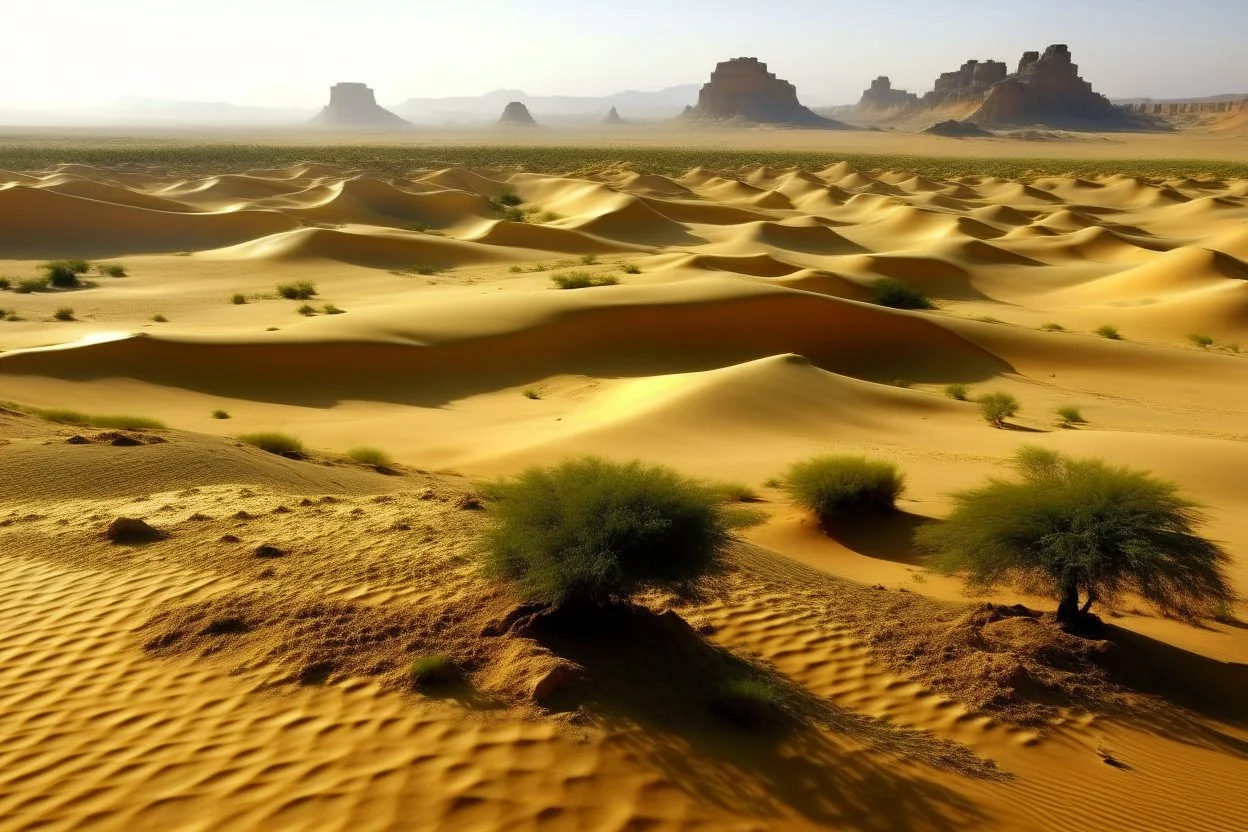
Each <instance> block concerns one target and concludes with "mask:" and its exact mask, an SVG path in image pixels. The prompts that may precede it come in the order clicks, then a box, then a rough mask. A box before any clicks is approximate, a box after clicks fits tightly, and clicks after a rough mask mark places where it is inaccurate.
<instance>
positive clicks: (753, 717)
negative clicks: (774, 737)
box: [711, 676, 784, 728]
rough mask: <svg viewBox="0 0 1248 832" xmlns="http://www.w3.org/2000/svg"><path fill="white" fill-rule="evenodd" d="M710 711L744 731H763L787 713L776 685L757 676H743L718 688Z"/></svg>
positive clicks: (730, 680)
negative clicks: (759, 729)
mask: <svg viewBox="0 0 1248 832" xmlns="http://www.w3.org/2000/svg"><path fill="white" fill-rule="evenodd" d="M711 710H712V712H714V713H715V714H717V715H719V716H720V717H723V718H724V719H726V720H728V721H729V722H734V723H736V724H737V725H740V726H742V727H745V728H764V727H766V726H768V725H771V724H772V723H774V722H776V721H777V720H778V719H779V718H780V717H781V716H782V715H783V713H784V705H783V699H782V698H781V696H780V691H779V690H778V689H777V688H776V686H775V685H774V684H772V683H771V682H769V681H768V680H766V679H762V678H759V677H757V676H742V677H739V678H735V679H729V680H728V681H726V682H724V683H722V684H721V685H719V687H718V688H717V689H716V691H715V698H714V699H713V700H712V702H711Z"/></svg>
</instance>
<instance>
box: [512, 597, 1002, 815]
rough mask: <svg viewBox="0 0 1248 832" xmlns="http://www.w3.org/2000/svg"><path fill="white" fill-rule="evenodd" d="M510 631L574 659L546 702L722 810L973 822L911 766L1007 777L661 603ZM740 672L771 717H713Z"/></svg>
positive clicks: (955, 799) (971, 810)
mask: <svg viewBox="0 0 1248 832" xmlns="http://www.w3.org/2000/svg"><path fill="white" fill-rule="evenodd" d="M518 629H519V631H520V633H521V634H523V635H527V636H528V637H530V638H533V639H535V640H536V641H538V643H540V644H542V645H543V646H545V647H546V648H548V649H550V650H551V651H552V652H554V653H555V654H557V655H559V656H561V657H563V658H566V659H569V660H571V661H573V662H576V663H577V664H578V665H580V667H581V668H583V677H582V679H581V681H580V682H579V683H578V684H577V685H575V686H574V687H572V688H570V689H568V690H565V691H563V692H561V693H560V694H559V695H558V696H556V697H555V698H554V699H552V700H551V701H550V702H549V703H548V704H549V706H550V707H552V708H555V709H561V710H576V711H578V712H580V713H585V714H588V715H589V716H590V718H591V719H593V720H594V721H597V722H600V723H601V724H602V725H603V726H604V727H606V728H608V729H609V730H611V732H612V742H616V743H619V744H621V745H623V746H624V747H625V748H626V749H627V750H628V751H630V752H631V753H634V754H637V755H638V756H640V757H642V758H644V759H646V760H648V761H649V762H651V763H652V764H653V765H655V766H656V767H657V768H658V769H659V770H660V771H662V772H663V774H664V775H665V776H666V777H668V778H669V779H670V780H671V781H672V782H673V783H675V784H676V785H677V786H678V787H679V788H681V789H682V790H684V791H685V792H686V793H689V794H692V795H696V796H697V797H699V798H701V799H703V800H706V801H708V802H711V803H713V804H715V805H716V806H719V807H720V808H722V809H725V810H727V811H729V812H731V813H734V814H741V815H745V816H748V817H754V818H770V817H775V816H777V815H780V814H787V813H790V812H796V813H798V814H800V815H801V816H803V817H805V818H807V819H809V820H810V821H812V822H815V823H818V824H820V825H824V826H829V827H836V828H849V829H864V830H880V832H891V831H892V830H897V832H901V830H932V832H953V830H958V829H966V828H983V826H984V824H985V823H986V822H987V820H988V819H987V818H986V817H985V816H984V814H983V813H982V812H981V810H980V809H978V808H977V807H976V806H975V805H974V804H973V803H972V802H971V801H969V800H968V799H967V798H966V797H965V796H963V795H961V794H959V793H958V792H957V791H955V790H953V789H951V788H949V787H948V786H945V785H941V784H939V783H936V782H934V781H933V780H932V779H930V778H929V777H925V776H924V772H923V769H922V768H921V767H920V766H916V765H913V764H915V763H919V764H922V765H923V766H927V767H930V768H931V769H935V770H937V771H942V772H948V773H955V774H958V775H961V776H965V777H968V778H980V779H983V778H994V779H1004V778H1006V777H1008V775H1007V774H1006V773H1004V772H1002V771H1000V770H999V769H997V768H996V767H995V765H994V764H993V763H992V762H991V761H988V760H985V759H983V758H980V757H978V756H976V755H975V754H974V753H973V752H972V751H971V750H970V749H968V748H966V747H965V746H961V745H958V744H956V743H952V742H948V741H945V740H941V739H938V738H936V737H933V736H931V735H929V734H925V733H921V732H917V731H911V730H908V729H904V728H901V727H899V726H895V725H892V724H890V723H888V722H886V721H883V720H877V719H872V718H868V717H865V716H862V715H860V714H857V713H855V712H853V711H848V710H845V709H842V708H839V707H837V706H836V705H834V704H832V703H830V702H828V701H826V700H824V699H822V698H820V697H817V696H815V695H813V694H811V693H810V692H809V691H807V690H805V689H804V688H801V687H800V686H798V685H795V684H793V683H792V682H791V681H789V680H787V679H786V678H785V677H783V676H779V675H777V674H775V673H773V672H771V671H769V670H768V669H766V668H764V667H761V666H757V665H754V664H751V663H749V662H746V661H744V660H742V659H741V658H739V657H736V656H733V655H732V654H730V653H728V652H727V651H725V650H723V649H720V648H718V647H715V646H713V645H711V644H708V643H707V642H706V641H704V640H703V639H702V638H701V637H700V636H698V635H697V633H695V632H694V631H693V630H692V629H690V628H689V626H688V625H687V624H686V623H685V622H684V620H683V619H681V618H680V617H679V616H677V615H676V614H675V613H673V612H670V611H669V612H666V613H663V614H662V615H656V614H654V613H652V612H650V611H649V610H645V609H643V608H639V607H632V606H624V605H619V606H616V607H614V608H602V609H600V610H598V611H595V612H594V613H592V614H588V615H587V614H583V613H573V614H564V613H561V612H559V611H555V612H554V613H552V614H549V615H544V616H537V617H535V618H534V619H532V620H531V621H530V622H529V623H526V624H521V625H519V627H518ZM742 677H752V678H756V679H761V680H765V682H766V683H767V684H768V685H770V686H772V687H773V689H774V690H775V691H776V692H777V694H778V697H779V701H780V702H781V703H782V704H781V707H782V710H783V715H782V716H779V717H778V718H777V719H775V720H774V721H772V722H770V723H769V724H767V725H766V726H757V725H756V726H752V727H748V728H747V727H744V726H741V725H737V724H733V723H729V722H727V721H726V720H724V719H723V718H722V717H719V716H716V715H715V713H714V710H713V707H712V706H713V704H714V702H715V700H716V697H717V696H719V695H720V690H721V686H722V684H723V683H724V681H725V680H728V679H734V678H742ZM864 747H865V748H866V749H869V751H871V752H877V753H863V748H864ZM901 761H905V762H906V763H908V764H906V765H903V764H902V762H901Z"/></svg>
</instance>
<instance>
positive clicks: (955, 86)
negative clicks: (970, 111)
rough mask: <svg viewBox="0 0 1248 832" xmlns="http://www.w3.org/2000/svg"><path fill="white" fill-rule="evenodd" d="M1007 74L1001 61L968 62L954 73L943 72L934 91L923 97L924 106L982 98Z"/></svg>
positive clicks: (934, 86) (936, 105)
mask: <svg viewBox="0 0 1248 832" xmlns="http://www.w3.org/2000/svg"><path fill="white" fill-rule="evenodd" d="M1006 72H1007V69H1006V66H1005V64H1003V63H1002V62H1001V61H967V62H966V63H964V64H962V66H961V67H959V68H958V69H956V70H954V71H953V72H942V73H941V74H940V77H939V78H937V79H936V83H935V84H934V85H933V86H932V91H931V92H929V93H928V94H927V95H925V96H923V105H924V106H926V107H940V106H942V105H945V104H952V103H955V102H958V101H969V100H973V99H977V98H981V97H983V96H984V95H987V93H988V90H989V88H990V87H991V86H992V85H993V84H996V83H997V82H999V81H1004V80H1005V76H1006Z"/></svg>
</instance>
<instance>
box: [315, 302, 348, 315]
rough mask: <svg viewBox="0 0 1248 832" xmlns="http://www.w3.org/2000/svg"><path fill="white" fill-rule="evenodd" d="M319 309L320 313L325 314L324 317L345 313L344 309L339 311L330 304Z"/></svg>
mask: <svg viewBox="0 0 1248 832" xmlns="http://www.w3.org/2000/svg"><path fill="white" fill-rule="evenodd" d="M321 309H322V311H324V312H325V314H326V315H341V314H342V313H344V312H346V311H347V310H345V309H339V308H338V307H337V306H334V305H333V304H332V303H327V304H325V305H324V306H322V307H321Z"/></svg>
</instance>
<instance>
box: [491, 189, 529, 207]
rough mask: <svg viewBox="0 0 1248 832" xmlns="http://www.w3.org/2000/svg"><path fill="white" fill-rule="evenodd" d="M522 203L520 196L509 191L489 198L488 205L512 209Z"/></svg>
mask: <svg viewBox="0 0 1248 832" xmlns="http://www.w3.org/2000/svg"><path fill="white" fill-rule="evenodd" d="M523 203H524V200H523V199H521V198H520V195H519V194H517V193H513V192H511V191H505V192H503V193H501V194H495V195H494V196H492V197H490V204H491V205H494V206H496V207H506V208H514V207H516V206H517V205H521V204H523Z"/></svg>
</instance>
